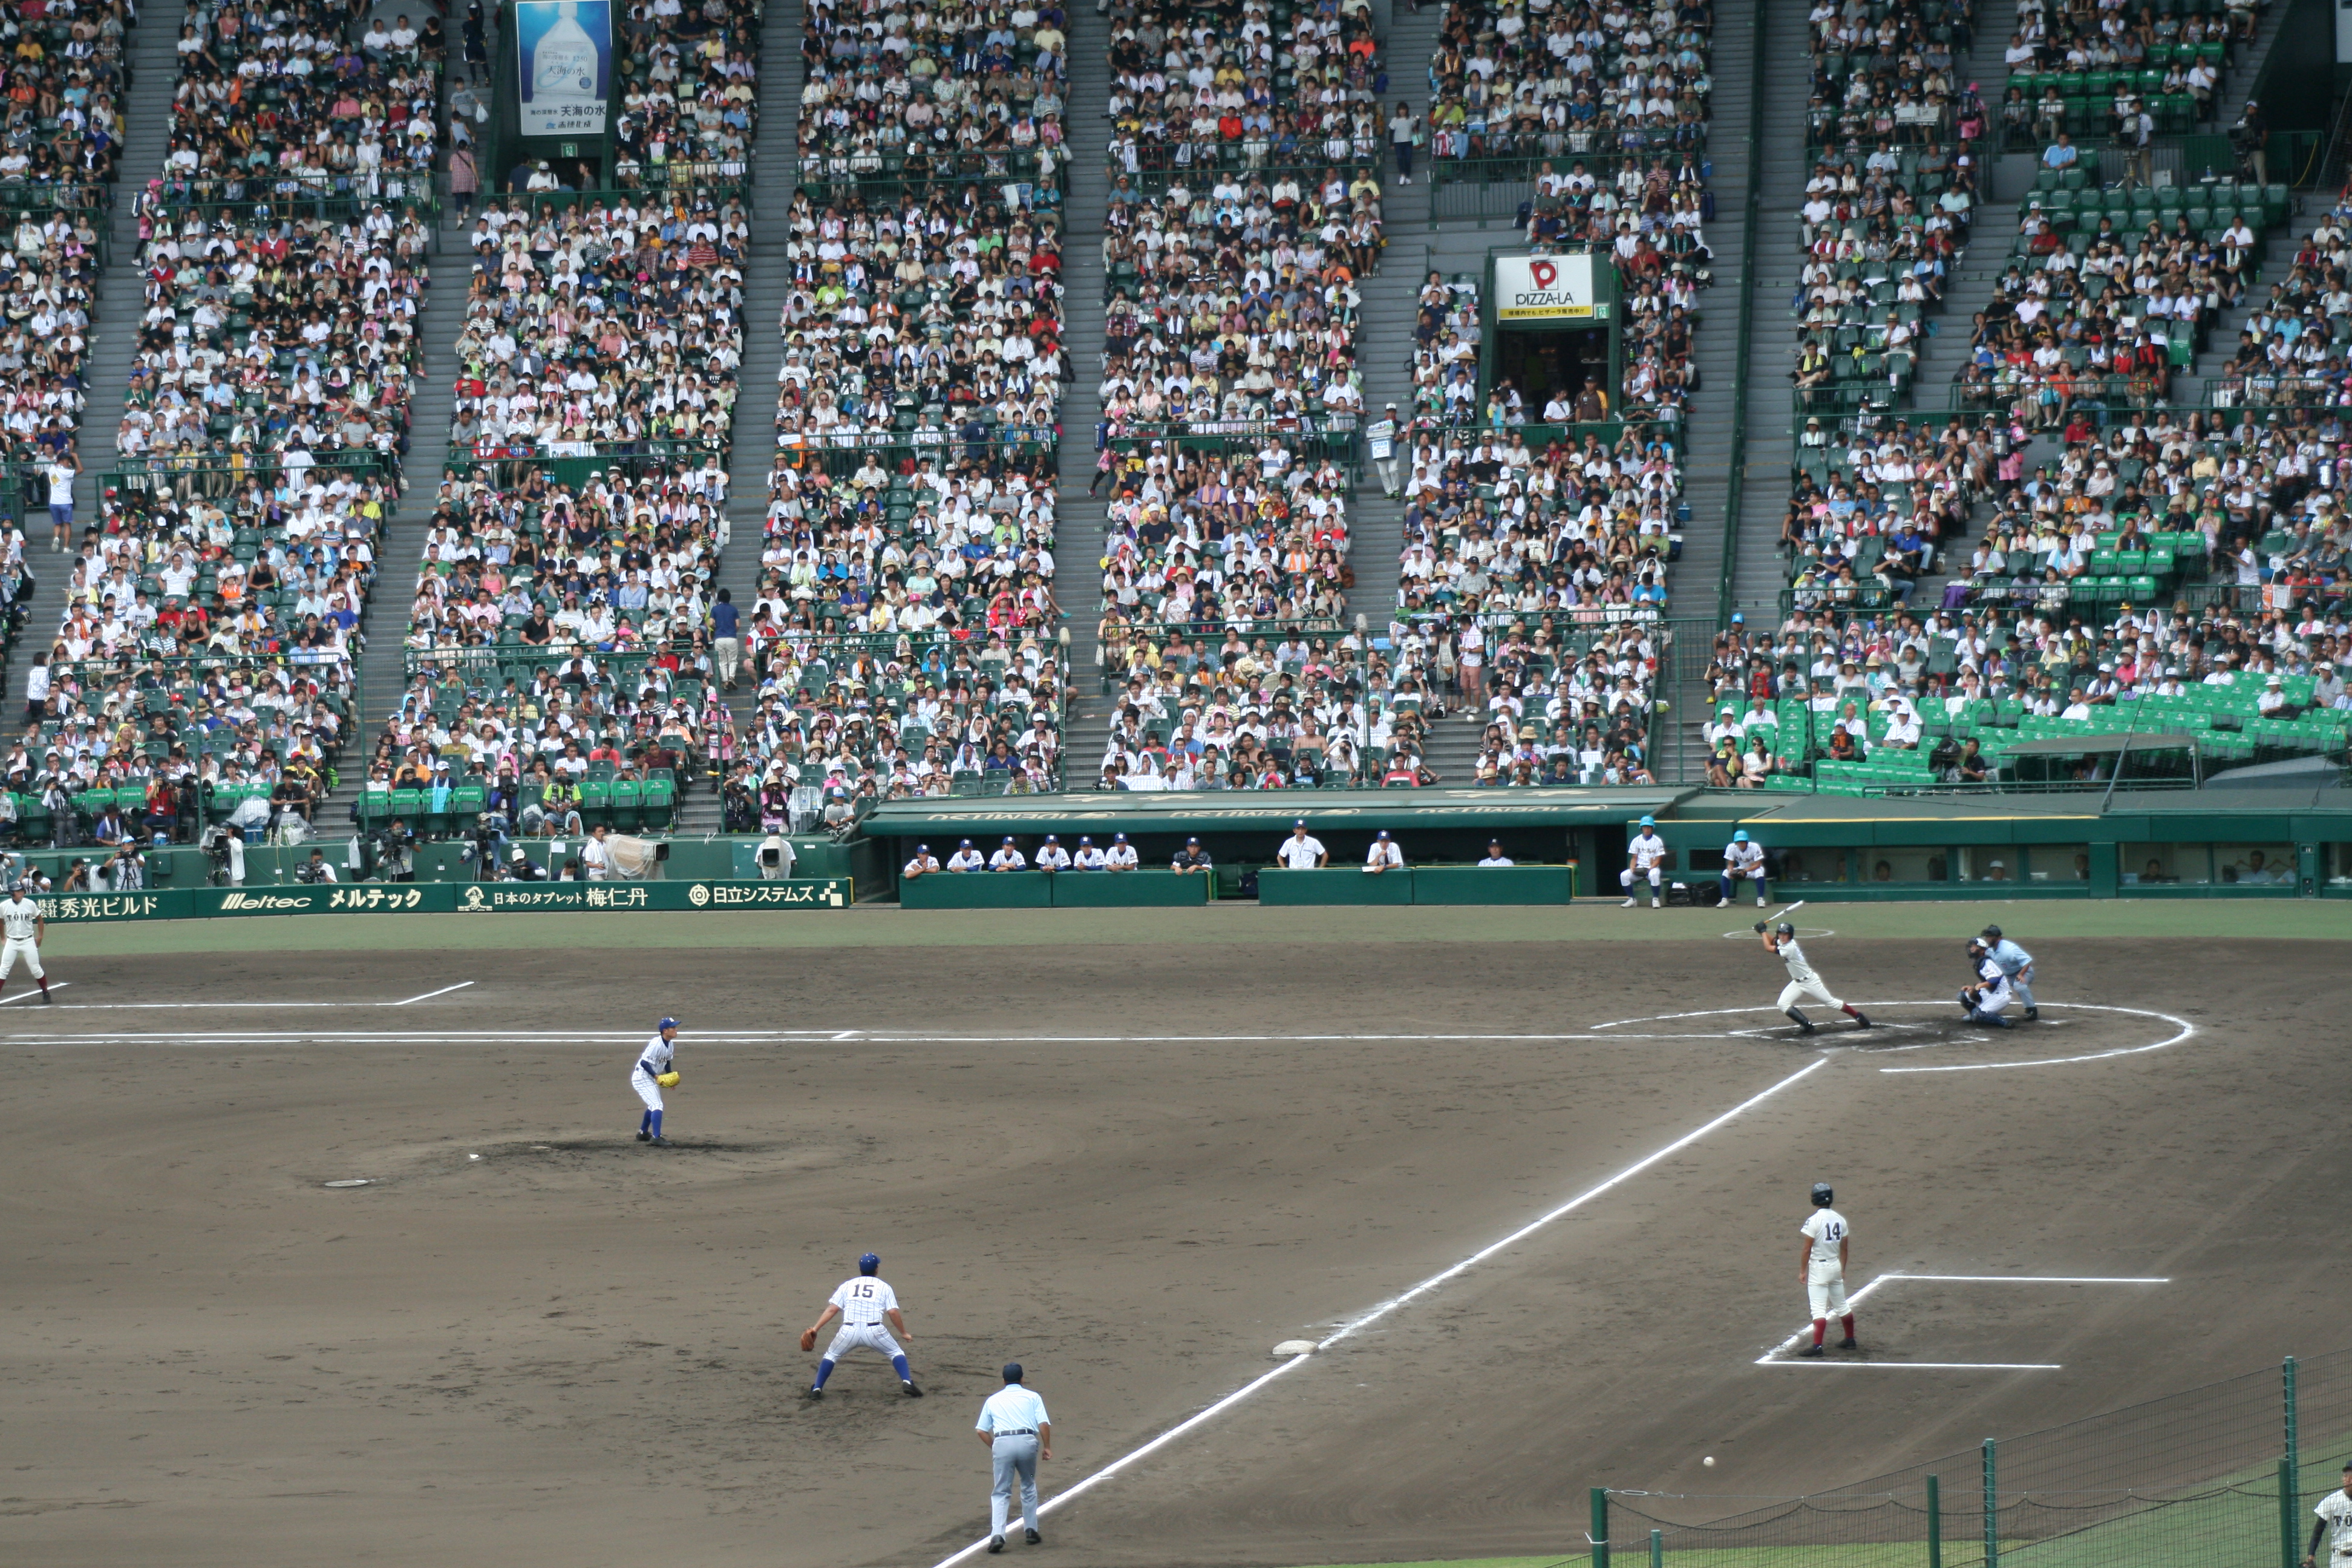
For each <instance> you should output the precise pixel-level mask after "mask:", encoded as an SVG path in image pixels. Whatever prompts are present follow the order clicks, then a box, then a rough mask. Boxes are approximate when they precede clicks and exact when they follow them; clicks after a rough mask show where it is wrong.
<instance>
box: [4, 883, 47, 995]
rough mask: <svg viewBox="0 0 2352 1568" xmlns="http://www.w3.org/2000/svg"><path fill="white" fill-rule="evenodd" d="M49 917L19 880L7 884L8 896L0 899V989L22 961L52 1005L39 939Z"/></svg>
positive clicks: (44, 931)
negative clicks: (3, 939) (0, 937)
mask: <svg viewBox="0 0 2352 1568" xmlns="http://www.w3.org/2000/svg"><path fill="white" fill-rule="evenodd" d="M48 927H49V922H48V917H47V916H46V915H44V914H42V913H41V906H40V904H39V902H38V901H37V900H34V899H32V898H30V897H28V896H27V895H26V889H25V884H24V883H23V882H22V881H16V882H11V883H9V884H8V897H7V898H6V899H5V900H0V935H5V937H6V939H7V940H6V942H5V945H0V990H5V988H6V987H7V984H8V975H9V973H10V972H11V971H13V970H14V969H15V968H16V961H17V960H18V959H20V958H21V959H23V960H24V961H25V967H26V969H27V970H29V971H31V972H32V975H33V979H34V981H35V983H36V984H38V985H39V986H40V988H41V1000H42V1001H43V1002H48V1003H54V1002H55V1001H57V998H56V997H54V996H52V995H50V994H49V972H48V971H47V970H46V969H43V968H42V967H41V939H42V938H43V937H45V936H47V934H48Z"/></svg>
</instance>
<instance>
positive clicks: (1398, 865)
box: [1364, 828, 1404, 877]
mask: <svg viewBox="0 0 2352 1568" xmlns="http://www.w3.org/2000/svg"><path fill="white" fill-rule="evenodd" d="M1402 869H1404V851H1403V850H1402V849H1400V848H1398V847H1397V841H1396V840H1395V839H1393V838H1391V837H1389V835H1388V829H1386V828H1382V829H1381V834H1380V837H1377V838H1375V839H1373V840H1372V847H1370V849H1368V850H1366V851H1365V852H1364V870H1365V873H1366V874H1367V875H1369V876H1374V877H1377V876H1379V875H1380V874H1381V872H1383V871H1402Z"/></svg>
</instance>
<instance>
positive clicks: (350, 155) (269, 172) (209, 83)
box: [163, 0, 442, 204]
mask: <svg viewBox="0 0 2352 1568" xmlns="http://www.w3.org/2000/svg"><path fill="white" fill-rule="evenodd" d="M366 9H367V7H366V6H365V5H361V4H359V3H358V0H340V3H339V0H310V3H308V4H296V5H277V6H274V7H265V6H261V5H253V6H249V7H248V6H239V5H223V6H220V7H217V8H216V9H214V10H213V11H211V12H210V13H209V15H208V16H192V17H191V19H190V20H189V21H187V22H186V23H184V24H183V26H182V27H181V29H180V43H179V48H178V50H177V53H178V58H179V73H180V74H179V81H178V84H177V86H176V87H175V88H174V89H173V95H172V131H171V142H170V150H169V151H168V152H167V153H166V154H165V155H164V159H163V179H164V188H165V190H166V191H167V193H168V194H169V195H172V196H173V198H175V199H178V198H188V199H194V200H196V201H201V202H207V203H210V202H248V201H254V202H259V201H273V200H274V201H277V202H279V203H281V204H283V203H286V202H289V201H296V200H299V199H304V198H324V197H357V198H359V199H361V200H373V199H377V198H389V199H392V200H394V201H398V200H400V199H401V198H404V197H411V196H416V197H421V196H424V195H427V194H429V191H430V186H431V176H432V170H433V164H434V156H435V153H436V147H437V143H438V139H439V130H438V126H439V110H440V98H441V65H442V62H441V58H440V55H439V49H438V47H437V39H438V32H437V29H436V33H435V35H434V36H435V39H436V44H435V45H434V46H433V47H432V49H431V51H430V52H428V47H427V43H426V39H425V36H424V35H423V34H419V33H417V32H415V31H414V30H413V29H410V28H408V26H407V24H406V22H405V20H403V21H402V23H401V26H400V36H399V37H395V36H394V34H393V33H391V32H388V31H385V30H383V29H382V28H381V27H380V26H378V27H375V28H373V29H372V30H371V31H370V32H369V33H367V34H362V33H361V32H360V31H359V29H358V26H357V19H358V18H359V17H360V16H362V15H364V14H365V12H366ZM375 38H380V39H381V40H382V41H381V43H375V42H371V40H372V39H375Z"/></svg>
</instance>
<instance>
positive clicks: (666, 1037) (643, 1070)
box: [629, 1018, 678, 1146]
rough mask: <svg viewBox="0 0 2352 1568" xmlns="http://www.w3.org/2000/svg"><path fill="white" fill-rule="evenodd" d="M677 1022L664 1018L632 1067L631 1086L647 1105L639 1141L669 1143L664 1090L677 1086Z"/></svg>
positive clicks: (638, 1136) (630, 1073)
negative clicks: (664, 1129)
mask: <svg viewBox="0 0 2352 1568" xmlns="http://www.w3.org/2000/svg"><path fill="white" fill-rule="evenodd" d="M677 1079H678V1073H677V1019H676V1018H664V1019H663V1020H662V1021H661V1022H660V1023H659V1024H658V1025H656V1026H655V1028H654V1037H653V1038H652V1039H650V1040H647V1041H646V1044H645V1048H644V1049H643V1050H640V1051H639V1052H638V1053H637V1059H636V1061H635V1063H634V1064H632V1065H631V1066H630V1068H629V1087H630V1088H631V1089H635V1090H636V1091H637V1098H638V1099H639V1100H644V1101H645V1102H646V1113H645V1115H644V1116H643V1117H642V1118H640V1119H639V1120H638V1122H637V1142H640V1143H660V1144H663V1145H665V1146H667V1144H668V1142H669V1140H668V1139H667V1138H665V1137H663V1136H662V1090H664V1089H676V1088H677Z"/></svg>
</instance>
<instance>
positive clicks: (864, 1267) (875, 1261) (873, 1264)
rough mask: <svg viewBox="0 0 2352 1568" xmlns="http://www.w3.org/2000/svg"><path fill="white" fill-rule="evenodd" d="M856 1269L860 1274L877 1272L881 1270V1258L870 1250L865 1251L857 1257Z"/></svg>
mask: <svg viewBox="0 0 2352 1568" xmlns="http://www.w3.org/2000/svg"><path fill="white" fill-rule="evenodd" d="M857 1271H858V1272H859V1273H860V1274H879V1273H880V1272H881V1271H882V1259H881V1258H877V1257H876V1256H875V1255H874V1254H873V1253H871V1252H869V1253H866V1254H865V1255H864V1256H863V1257H861V1258H858V1260H857Z"/></svg>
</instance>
